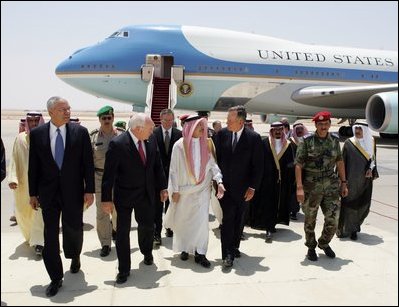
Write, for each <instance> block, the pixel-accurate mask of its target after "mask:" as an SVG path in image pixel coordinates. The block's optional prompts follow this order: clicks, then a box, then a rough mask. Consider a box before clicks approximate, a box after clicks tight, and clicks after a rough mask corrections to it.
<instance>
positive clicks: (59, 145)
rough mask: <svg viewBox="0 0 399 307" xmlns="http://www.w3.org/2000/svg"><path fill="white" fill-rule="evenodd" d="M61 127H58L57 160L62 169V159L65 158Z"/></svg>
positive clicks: (56, 141)
mask: <svg viewBox="0 0 399 307" xmlns="http://www.w3.org/2000/svg"><path fill="white" fill-rule="evenodd" d="M60 132H61V131H60V129H59V128H57V138H56V139H55V162H56V163H57V165H58V168H59V169H61V166H62V160H64V141H63V140H62V135H61V133H60Z"/></svg>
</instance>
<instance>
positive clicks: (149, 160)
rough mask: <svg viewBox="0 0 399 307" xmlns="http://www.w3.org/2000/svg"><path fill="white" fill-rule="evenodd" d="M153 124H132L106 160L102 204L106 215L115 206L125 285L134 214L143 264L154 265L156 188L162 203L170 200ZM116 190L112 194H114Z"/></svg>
mask: <svg viewBox="0 0 399 307" xmlns="http://www.w3.org/2000/svg"><path fill="white" fill-rule="evenodd" d="M153 129H154V122H153V121H152V120H151V118H150V117H149V116H148V115H146V114H142V113H139V114H136V115H134V116H132V117H131V118H130V120H129V129H128V131H126V132H124V133H123V134H121V135H119V136H117V137H116V138H114V139H112V141H111V142H110V144H109V148H108V151H107V154H106V158H105V166H104V175H103V181H102V193H101V200H102V206H103V209H104V211H105V212H108V213H111V212H112V206H113V204H115V209H116V212H117V213H118V214H117V229H116V252H117V255H118V261H119V265H118V271H119V273H118V275H117V277H116V282H117V283H118V284H122V283H124V282H126V281H127V277H128V276H129V275H130V268H131V261H130V227H131V218H132V211H133V209H134V213H135V218H136V221H137V224H138V228H137V234H138V241H139V248H140V252H141V253H142V254H143V255H144V264H146V265H151V264H152V263H153V261H154V260H153V256H152V248H153V238H154V213H155V187H158V188H159V189H160V199H161V201H165V200H166V199H167V197H168V192H167V190H166V189H167V184H166V178H165V174H164V171H163V167H162V162H161V158H160V155H159V151H158V147H157V142H156V140H155V137H154V136H152V132H153ZM112 190H113V193H112Z"/></svg>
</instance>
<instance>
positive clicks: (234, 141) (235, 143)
mask: <svg viewBox="0 0 399 307" xmlns="http://www.w3.org/2000/svg"><path fill="white" fill-rule="evenodd" d="M236 146H237V132H234V138H233V147H232V148H233V152H234V150H235V149H236Z"/></svg>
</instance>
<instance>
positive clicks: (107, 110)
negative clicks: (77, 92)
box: [90, 106, 124, 257]
mask: <svg viewBox="0 0 399 307" xmlns="http://www.w3.org/2000/svg"><path fill="white" fill-rule="evenodd" d="M113 113H114V109H113V108H112V107H111V106H104V107H102V108H101V109H100V110H99V111H98V112H97V116H98V117H99V118H100V119H101V118H102V116H109V115H112V116H113ZM123 132H124V130H123V129H121V128H118V127H116V128H113V130H112V132H111V133H109V134H106V133H104V132H103V131H102V130H101V128H100V129H95V130H93V131H91V132H90V140H91V147H92V149H93V160H94V168H95V173H94V179H95V185H96V207H97V214H96V216H97V235H98V238H99V240H100V243H101V247H102V248H104V249H107V250H102V251H101V254H100V255H101V256H102V257H103V256H106V255H108V254H109V251H110V246H111V238H112V232H113V230H114V231H116V210H115V208H114V210H113V211H112V224H111V223H110V219H109V214H107V213H105V212H104V211H103V208H102V206H101V185H102V179H103V174H104V164H105V155H106V153H107V151H108V147H109V143H110V142H111V140H112V139H113V138H114V137H116V136H118V135H120V134H122V133H123ZM112 228H113V229H112ZM106 246H108V248H106Z"/></svg>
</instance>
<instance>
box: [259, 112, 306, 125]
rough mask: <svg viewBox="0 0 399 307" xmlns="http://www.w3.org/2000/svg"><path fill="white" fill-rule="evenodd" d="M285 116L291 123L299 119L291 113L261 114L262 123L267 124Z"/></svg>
mask: <svg viewBox="0 0 399 307" xmlns="http://www.w3.org/2000/svg"><path fill="white" fill-rule="evenodd" d="M283 117H285V118H287V120H288V122H289V123H290V124H293V123H295V121H296V120H297V119H298V117H296V116H291V115H281V114H261V116H260V120H261V122H262V123H265V124H272V123H274V122H279V121H281V119H282V118H283Z"/></svg>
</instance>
